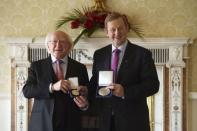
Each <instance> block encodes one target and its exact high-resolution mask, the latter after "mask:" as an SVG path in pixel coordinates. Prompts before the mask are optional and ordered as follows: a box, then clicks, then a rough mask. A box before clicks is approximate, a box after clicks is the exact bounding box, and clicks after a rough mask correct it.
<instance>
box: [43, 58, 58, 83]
mask: <svg viewBox="0 0 197 131" xmlns="http://www.w3.org/2000/svg"><path fill="white" fill-rule="evenodd" d="M45 69H46V72H47V73H48V77H49V80H50V81H53V82H54V81H57V78H56V75H55V72H54V70H53V67H52V60H51V57H48V58H47V59H46V64H45Z"/></svg>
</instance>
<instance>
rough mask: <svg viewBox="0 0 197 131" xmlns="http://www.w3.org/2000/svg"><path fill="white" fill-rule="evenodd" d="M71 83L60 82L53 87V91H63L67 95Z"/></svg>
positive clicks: (66, 81)
mask: <svg viewBox="0 0 197 131" xmlns="http://www.w3.org/2000/svg"><path fill="white" fill-rule="evenodd" d="M70 88H71V87H70V82H69V81H68V80H59V81H58V82H56V83H54V84H53V85H52V91H60V90H61V91H63V92H64V93H67V92H68V91H69V89H70Z"/></svg>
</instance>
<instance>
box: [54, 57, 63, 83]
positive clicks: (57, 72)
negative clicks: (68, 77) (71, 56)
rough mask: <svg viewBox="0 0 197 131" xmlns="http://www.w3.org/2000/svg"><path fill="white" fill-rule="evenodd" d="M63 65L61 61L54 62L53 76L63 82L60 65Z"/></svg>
mask: <svg viewBox="0 0 197 131" xmlns="http://www.w3.org/2000/svg"><path fill="white" fill-rule="evenodd" d="M62 63H63V61H62V60H56V61H55V64H56V66H55V74H56V76H57V78H58V80H63V79H64V73H63V69H62V67H61V64H62Z"/></svg>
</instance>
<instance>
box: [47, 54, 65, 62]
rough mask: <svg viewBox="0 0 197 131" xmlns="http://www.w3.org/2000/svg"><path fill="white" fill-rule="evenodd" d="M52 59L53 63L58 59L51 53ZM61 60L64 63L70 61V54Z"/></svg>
mask: <svg viewBox="0 0 197 131" xmlns="http://www.w3.org/2000/svg"><path fill="white" fill-rule="evenodd" d="M51 60H52V63H55V62H56V60H57V59H56V58H55V57H54V56H53V55H51ZM61 60H62V61H63V63H66V62H67V61H68V56H67V55H66V56H65V57H64V58H62V59H61Z"/></svg>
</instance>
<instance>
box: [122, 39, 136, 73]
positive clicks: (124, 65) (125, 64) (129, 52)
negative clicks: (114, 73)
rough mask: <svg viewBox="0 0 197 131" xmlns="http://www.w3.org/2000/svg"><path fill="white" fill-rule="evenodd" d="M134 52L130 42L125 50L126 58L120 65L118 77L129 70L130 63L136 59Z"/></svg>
mask: <svg viewBox="0 0 197 131" xmlns="http://www.w3.org/2000/svg"><path fill="white" fill-rule="evenodd" d="M132 52H134V50H133V48H132V44H131V43H130V42H128V44H127V46H126V49H125V53H124V56H123V58H122V62H121V64H120V68H119V71H118V76H119V75H120V74H121V72H122V71H123V70H125V69H127V68H129V62H131V60H132V57H134V53H132Z"/></svg>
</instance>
